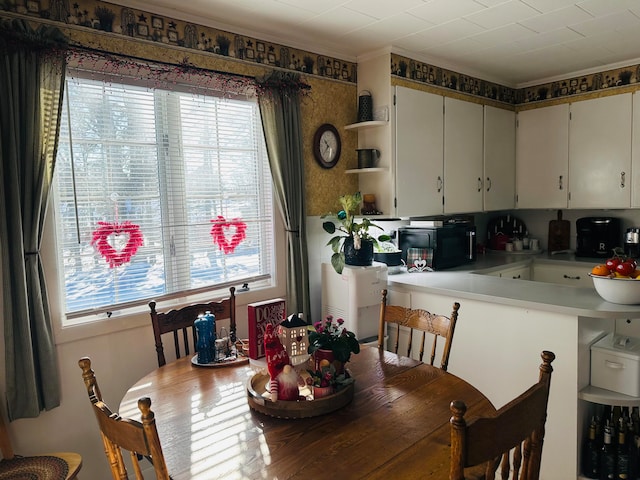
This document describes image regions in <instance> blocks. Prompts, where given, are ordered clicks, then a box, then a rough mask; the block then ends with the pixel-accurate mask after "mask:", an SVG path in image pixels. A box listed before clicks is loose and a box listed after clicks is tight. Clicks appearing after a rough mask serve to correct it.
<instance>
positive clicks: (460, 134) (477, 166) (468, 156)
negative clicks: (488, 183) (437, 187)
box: [444, 97, 483, 213]
mask: <svg viewBox="0 0 640 480" xmlns="http://www.w3.org/2000/svg"><path fill="white" fill-rule="evenodd" d="M482 124H483V108H482V105H480V104H477V103H471V102H464V101H462V100H458V99H455V98H449V97H446V98H445V99H444V211H445V213H465V212H478V211H482V190H483V181H482V176H483V171H482Z"/></svg>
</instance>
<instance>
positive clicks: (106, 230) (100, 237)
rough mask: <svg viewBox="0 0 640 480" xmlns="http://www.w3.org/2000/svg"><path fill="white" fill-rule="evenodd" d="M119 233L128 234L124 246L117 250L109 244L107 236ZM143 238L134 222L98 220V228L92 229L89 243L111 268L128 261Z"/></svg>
mask: <svg viewBox="0 0 640 480" xmlns="http://www.w3.org/2000/svg"><path fill="white" fill-rule="evenodd" d="M121 234H125V235H128V236H129V239H128V240H127V244H126V245H125V247H124V248H123V249H122V250H120V251H119V252H118V251H117V250H116V249H115V248H113V247H112V246H111V245H110V244H109V242H108V238H109V236H111V235H121ZM143 240H144V238H143V236H142V232H141V231H140V226H139V225H136V224H135V223H131V222H128V221H127V222H123V223H118V222H113V223H109V222H98V228H96V229H95V230H94V231H93V238H92V240H91V245H95V247H96V248H97V249H98V252H100V255H102V256H103V257H104V259H105V260H106V261H107V262H108V263H109V267H110V268H113V267H119V266H120V265H122V264H125V263H128V262H129V261H130V260H131V257H133V256H134V255H135V254H136V252H137V251H138V247H140V245H142V243H143Z"/></svg>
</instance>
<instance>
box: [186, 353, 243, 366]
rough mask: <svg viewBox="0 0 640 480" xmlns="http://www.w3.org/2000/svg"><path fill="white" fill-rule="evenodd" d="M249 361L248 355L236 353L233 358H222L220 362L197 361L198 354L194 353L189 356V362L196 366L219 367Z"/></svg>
mask: <svg viewBox="0 0 640 480" xmlns="http://www.w3.org/2000/svg"><path fill="white" fill-rule="evenodd" d="M248 361H249V357H245V356H244V355H237V356H236V358H235V359H233V360H224V361H222V362H212V363H198V354H195V355H194V356H193V357H192V358H191V363H192V364H193V365H195V366H196V367H209V368H220V367H230V366H232V365H241V364H243V363H247V362H248Z"/></svg>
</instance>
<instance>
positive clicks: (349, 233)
mask: <svg viewBox="0 0 640 480" xmlns="http://www.w3.org/2000/svg"><path fill="white" fill-rule="evenodd" d="M339 201H340V205H341V206H342V210H340V211H339V212H338V213H337V214H333V213H329V214H327V215H323V216H322V218H327V217H334V218H335V220H334V221H326V222H323V223H322V228H323V229H324V231H325V232H327V233H328V234H330V235H334V234H335V236H333V237H331V239H330V240H329V241H328V242H327V245H330V246H331V248H332V250H333V255H331V265H332V266H333V269H334V270H335V271H336V272H338V273H342V270H343V269H344V266H345V264H346V265H357V266H368V265H371V263H372V262H373V248H374V245H377V244H378V242H385V241H388V240H390V237H389V235H386V234H382V235H379V236H378V237H374V236H373V235H371V233H370V232H369V229H371V228H377V229H379V230H382V229H381V228H380V227H379V226H377V225H375V224H374V223H372V222H371V220H369V219H368V218H360V219H356V214H357V212H358V211H359V209H360V204H361V203H362V195H361V194H360V192H356V193H353V194H348V195H343V196H341V197H340V198H339Z"/></svg>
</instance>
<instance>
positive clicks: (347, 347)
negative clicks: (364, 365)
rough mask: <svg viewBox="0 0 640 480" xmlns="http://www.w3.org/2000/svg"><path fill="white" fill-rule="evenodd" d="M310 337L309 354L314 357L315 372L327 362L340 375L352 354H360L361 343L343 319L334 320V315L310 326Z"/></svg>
mask: <svg viewBox="0 0 640 480" xmlns="http://www.w3.org/2000/svg"><path fill="white" fill-rule="evenodd" d="M308 337H309V348H308V352H309V353H310V354H311V356H312V357H313V360H314V370H315V371H319V370H320V369H321V367H322V366H323V364H324V362H323V360H326V361H327V362H328V363H330V364H333V365H334V367H335V368H336V371H337V372H338V373H342V372H343V371H344V364H345V363H347V362H348V361H349V359H350V358H351V354H352V353H360V343H359V342H358V339H357V338H356V335H355V333H353V332H351V331H349V330H347V329H346V328H345V327H344V320H343V319H342V318H338V319H337V320H334V318H333V315H327V317H326V318H325V319H324V320H323V321H321V322H316V323H315V324H314V325H313V326H309V334H308ZM336 362H338V363H336Z"/></svg>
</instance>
